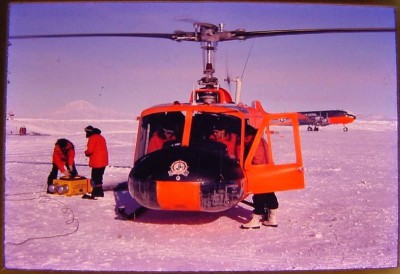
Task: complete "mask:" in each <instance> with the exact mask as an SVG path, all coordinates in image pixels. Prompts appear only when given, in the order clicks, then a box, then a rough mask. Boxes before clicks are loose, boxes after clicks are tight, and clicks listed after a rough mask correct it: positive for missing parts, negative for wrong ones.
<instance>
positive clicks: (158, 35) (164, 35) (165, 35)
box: [9, 33, 177, 40]
mask: <svg viewBox="0 0 400 274" xmlns="http://www.w3.org/2000/svg"><path fill="white" fill-rule="evenodd" d="M176 35H177V34H176V33H173V34H170V33H70V34H33V35H12V36H10V37H9V38H11V39H35V38H74V37H77V38H81V37H143V38H165V39H171V40H175V39H174V37H175V36H176Z"/></svg>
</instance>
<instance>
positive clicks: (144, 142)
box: [135, 111, 185, 160]
mask: <svg viewBox="0 0 400 274" xmlns="http://www.w3.org/2000/svg"><path fill="white" fill-rule="evenodd" d="M184 123H185V114H183V113H182V112H180V111H173V112H161V113H154V114H150V115H147V116H145V117H143V119H142V124H141V129H140V134H139V135H138V137H137V138H138V142H137V148H136V150H137V154H136V157H135V160H137V159H138V158H140V157H141V156H143V155H144V154H147V153H151V152H153V151H156V150H158V149H162V148H164V147H165V146H166V145H171V144H174V145H177V144H178V145H179V144H180V142H181V141H182V134H183V126H184Z"/></svg>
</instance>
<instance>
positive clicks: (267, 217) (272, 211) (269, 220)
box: [263, 209, 278, 227]
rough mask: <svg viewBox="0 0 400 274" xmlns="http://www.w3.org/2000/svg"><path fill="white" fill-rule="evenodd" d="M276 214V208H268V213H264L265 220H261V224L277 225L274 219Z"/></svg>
mask: <svg viewBox="0 0 400 274" xmlns="http://www.w3.org/2000/svg"><path fill="white" fill-rule="evenodd" d="M277 214H278V209H269V210H268V213H267V214H266V215H265V220H264V222H263V225H265V226H272V227H277V226H278V222H277V220H276V217H277Z"/></svg>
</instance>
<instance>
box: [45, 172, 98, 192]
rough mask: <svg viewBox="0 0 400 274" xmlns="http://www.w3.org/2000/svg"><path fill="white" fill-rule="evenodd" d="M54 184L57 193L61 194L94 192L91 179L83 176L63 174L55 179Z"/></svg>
mask: <svg viewBox="0 0 400 274" xmlns="http://www.w3.org/2000/svg"><path fill="white" fill-rule="evenodd" d="M53 185H54V188H55V193H58V194H60V195H66V196H73V195H81V194H85V193H87V192H92V185H91V184H90V179H87V178H85V177H81V176H75V177H74V178H70V177H66V176H62V177H60V179H54V180H53Z"/></svg>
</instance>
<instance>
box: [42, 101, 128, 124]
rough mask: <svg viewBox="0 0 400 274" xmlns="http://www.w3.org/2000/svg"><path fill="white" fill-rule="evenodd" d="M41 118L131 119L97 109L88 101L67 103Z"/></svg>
mask: <svg viewBox="0 0 400 274" xmlns="http://www.w3.org/2000/svg"><path fill="white" fill-rule="evenodd" d="M43 118H49V119H57V120H61V119H67V120H69V119H79V120H83V119H96V120H100V119H101V120H103V119H132V115H129V114H126V113H121V112H118V111H115V110H112V109H107V108H101V107H97V106H95V105H93V104H91V103H89V102H88V101H85V100H77V101H73V102H70V103H67V104H66V105H65V106H63V107H60V108H59V109H57V110H56V111H54V112H50V113H46V114H45V115H44V117H43Z"/></svg>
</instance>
